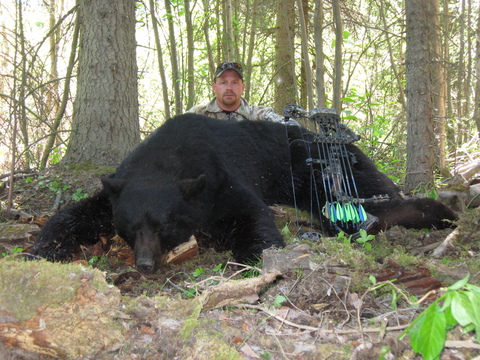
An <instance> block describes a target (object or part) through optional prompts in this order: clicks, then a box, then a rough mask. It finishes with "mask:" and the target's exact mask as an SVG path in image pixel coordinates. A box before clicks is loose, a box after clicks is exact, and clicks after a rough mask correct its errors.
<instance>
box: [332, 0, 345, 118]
mask: <svg viewBox="0 0 480 360" xmlns="http://www.w3.org/2000/svg"><path fill="white" fill-rule="evenodd" d="M332 7H333V18H334V22H335V70H334V73H335V78H334V84H333V107H334V108H335V110H337V112H338V113H339V114H340V112H341V111H342V103H341V98H342V70H343V58H342V55H343V54H342V45H343V25H342V17H341V14H340V2H339V0H333V1H332Z"/></svg>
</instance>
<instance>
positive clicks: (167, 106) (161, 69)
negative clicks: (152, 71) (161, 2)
mask: <svg viewBox="0 0 480 360" xmlns="http://www.w3.org/2000/svg"><path fill="white" fill-rule="evenodd" d="M149 4H150V16H151V18H152V28H153V35H154V37H155V47H156V50H157V51H156V53H157V61H158V72H159V73H160V79H162V95H163V107H164V108H165V116H166V117H167V119H168V118H169V117H171V116H172V115H171V113H170V100H169V97H168V82H167V76H166V75H165V66H164V65H163V51H162V44H161V42H160V34H159V32H158V20H157V16H156V15H155V9H156V7H155V2H154V0H149Z"/></svg>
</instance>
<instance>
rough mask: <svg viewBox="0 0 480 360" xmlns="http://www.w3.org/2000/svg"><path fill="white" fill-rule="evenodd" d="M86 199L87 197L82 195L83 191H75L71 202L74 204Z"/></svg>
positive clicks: (84, 194)
mask: <svg viewBox="0 0 480 360" xmlns="http://www.w3.org/2000/svg"><path fill="white" fill-rule="evenodd" d="M87 197H88V194H86V193H84V192H83V189H77V190H76V191H75V193H74V194H73V195H72V200H73V201H75V202H78V201H80V200H82V199H85V198H87Z"/></svg>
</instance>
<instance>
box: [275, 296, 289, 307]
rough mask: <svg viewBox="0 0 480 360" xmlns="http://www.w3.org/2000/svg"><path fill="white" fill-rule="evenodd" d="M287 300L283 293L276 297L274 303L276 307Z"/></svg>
mask: <svg viewBox="0 0 480 360" xmlns="http://www.w3.org/2000/svg"><path fill="white" fill-rule="evenodd" d="M285 301H287V298H286V297H285V296H282V295H277V296H276V297H275V300H274V301H273V305H274V306H275V307H279V306H280V305H282V304H283V303H284V302H285Z"/></svg>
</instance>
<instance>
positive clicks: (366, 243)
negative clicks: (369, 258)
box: [355, 229, 375, 250]
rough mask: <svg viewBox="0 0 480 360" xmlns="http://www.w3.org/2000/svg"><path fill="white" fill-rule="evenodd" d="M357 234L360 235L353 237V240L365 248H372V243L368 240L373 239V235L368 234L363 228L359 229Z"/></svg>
mask: <svg viewBox="0 0 480 360" xmlns="http://www.w3.org/2000/svg"><path fill="white" fill-rule="evenodd" d="M359 234H360V237H359V238H358V239H355V241H356V242H358V243H360V244H362V245H363V247H364V248H365V249H367V250H372V244H370V241H372V240H373V239H375V235H368V233H367V232H366V231H365V230H364V229H360V231H359Z"/></svg>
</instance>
